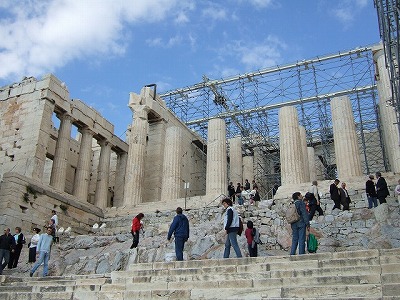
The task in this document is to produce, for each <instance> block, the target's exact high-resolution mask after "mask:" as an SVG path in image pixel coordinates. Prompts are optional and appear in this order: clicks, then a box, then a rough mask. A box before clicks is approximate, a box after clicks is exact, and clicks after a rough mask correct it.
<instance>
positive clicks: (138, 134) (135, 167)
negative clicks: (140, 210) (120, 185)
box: [124, 106, 149, 205]
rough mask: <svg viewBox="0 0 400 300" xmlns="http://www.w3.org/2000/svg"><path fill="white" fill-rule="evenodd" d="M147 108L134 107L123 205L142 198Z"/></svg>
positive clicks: (137, 201)
mask: <svg viewBox="0 0 400 300" xmlns="http://www.w3.org/2000/svg"><path fill="white" fill-rule="evenodd" d="M147 118H148V117H147V108H146V107H145V106H138V107H135V110H134V120H133V124H132V128H131V132H130V135H129V153H128V162H127V167H126V176H125V189H124V205H136V204H138V203H141V202H142V200H143V196H142V187H143V183H144V163H145V155H146V137H147V132H148V126H149V124H148V121H147Z"/></svg>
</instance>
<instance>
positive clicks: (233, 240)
mask: <svg viewBox="0 0 400 300" xmlns="http://www.w3.org/2000/svg"><path fill="white" fill-rule="evenodd" d="M231 245H232V247H233V250H235V253H236V256H237V257H242V253H241V252H240V249H239V245H238V242H237V232H236V231H234V232H229V233H228V235H227V237H226V241H225V251H224V258H228V257H229V254H230V253H231Z"/></svg>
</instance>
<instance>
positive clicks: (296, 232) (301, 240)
mask: <svg viewBox="0 0 400 300" xmlns="http://www.w3.org/2000/svg"><path fill="white" fill-rule="evenodd" d="M297 245H299V254H305V253H306V226H305V225H304V223H303V225H302V226H297V223H293V224H292V248H291V250H290V255H295V254H296V249H297Z"/></svg>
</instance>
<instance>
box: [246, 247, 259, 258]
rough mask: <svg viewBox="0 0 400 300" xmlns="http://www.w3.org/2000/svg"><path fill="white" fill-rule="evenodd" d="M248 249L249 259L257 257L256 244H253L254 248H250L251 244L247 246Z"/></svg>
mask: <svg viewBox="0 0 400 300" xmlns="http://www.w3.org/2000/svg"><path fill="white" fill-rule="evenodd" d="M248 249H249V255H250V257H257V244H254V248H253V247H251V244H248Z"/></svg>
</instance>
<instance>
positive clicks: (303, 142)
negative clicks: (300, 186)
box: [299, 126, 310, 182]
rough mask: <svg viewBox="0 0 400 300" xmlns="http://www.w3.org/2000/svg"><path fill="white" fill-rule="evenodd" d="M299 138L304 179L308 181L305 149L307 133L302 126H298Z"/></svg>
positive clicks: (308, 172)
mask: <svg viewBox="0 0 400 300" xmlns="http://www.w3.org/2000/svg"><path fill="white" fill-rule="evenodd" d="M299 129H300V140H301V152H302V153H303V162H304V180H305V181H306V182H308V181H310V169H309V163H308V150H307V134H306V129H305V128H304V126H300V127H299Z"/></svg>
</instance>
